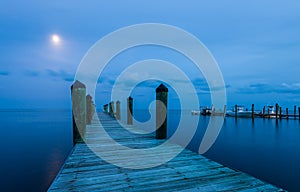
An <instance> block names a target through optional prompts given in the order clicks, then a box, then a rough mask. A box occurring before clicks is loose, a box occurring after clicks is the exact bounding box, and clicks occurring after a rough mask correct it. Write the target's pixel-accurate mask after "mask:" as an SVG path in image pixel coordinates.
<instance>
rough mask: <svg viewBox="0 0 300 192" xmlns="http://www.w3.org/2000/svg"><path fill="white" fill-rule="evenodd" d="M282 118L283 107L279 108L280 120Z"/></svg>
mask: <svg viewBox="0 0 300 192" xmlns="http://www.w3.org/2000/svg"><path fill="white" fill-rule="evenodd" d="M281 118H282V107H279V119H281Z"/></svg>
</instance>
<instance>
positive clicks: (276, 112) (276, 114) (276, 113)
mask: <svg viewBox="0 0 300 192" xmlns="http://www.w3.org/2000/svg"><path fill="white" fill-rule="evenodd" d="M278 107H279V105H278V103H276V105H275V118H276V120H278Z"/></svg>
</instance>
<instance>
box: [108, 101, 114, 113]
mask: <svg viewBox="0 0 300 192" xmlns="http://www.w3.org/2000/svg"><path fill="white" fill-rule="evenodd" d="M109 115H110V116H111V117H114V116H115V105H114V102H113V101H112V102H110V103H109Z"/></svg>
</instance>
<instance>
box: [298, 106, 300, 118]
mask: <svg viewBox="0 0 300 192" xmlns="http://www.w3.org/2000/svg"><path fill="white" fill-rule="evenodd" d="M298 119H299V120H300V107H298Z"/></svg>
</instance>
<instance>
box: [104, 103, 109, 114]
mask: <svg viewBox="0 0 300 192" xmlns="http://www.w3.org/2000/svg"><path fill="white" fill-rule="evenodd" d="M103 112H104V113H108V104H105V105H103Z"/></svg>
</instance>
